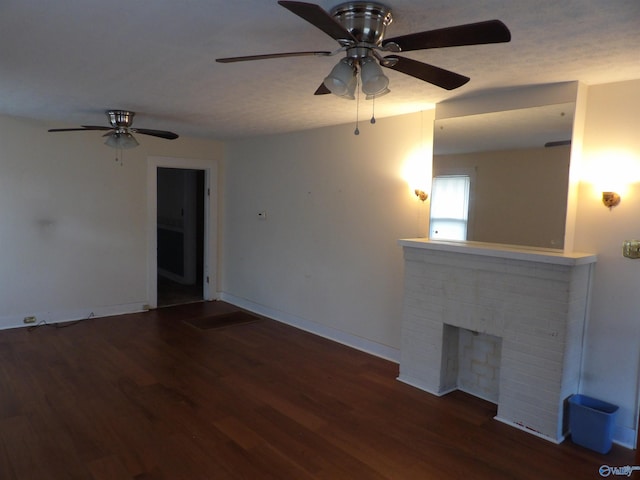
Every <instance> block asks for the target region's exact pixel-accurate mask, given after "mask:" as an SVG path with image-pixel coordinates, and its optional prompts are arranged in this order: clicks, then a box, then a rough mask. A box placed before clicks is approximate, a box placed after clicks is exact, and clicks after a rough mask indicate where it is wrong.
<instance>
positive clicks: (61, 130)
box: [49, 125, 111, 132]
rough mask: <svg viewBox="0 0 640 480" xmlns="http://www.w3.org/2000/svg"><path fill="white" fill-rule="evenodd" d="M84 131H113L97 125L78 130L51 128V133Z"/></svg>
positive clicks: (84, 126)
mask: <svg viewBox="0 0 640 480" xmlns="http://www.w3.org/2000/svg"><path fill="white" fill-rule="evenodd" d="M84 130H111V127H100V126H97V125H83V126H82V127H78V128H50V129H49V132H79V131H84Z"/></svg>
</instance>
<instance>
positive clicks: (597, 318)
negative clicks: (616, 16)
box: [575, 80, 640, 445]
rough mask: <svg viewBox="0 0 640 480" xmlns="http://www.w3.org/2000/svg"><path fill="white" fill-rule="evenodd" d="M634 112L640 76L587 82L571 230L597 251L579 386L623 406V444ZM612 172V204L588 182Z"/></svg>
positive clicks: (632, 272) (638, 301)
mask: <svg viewBox="0 0 640 480" xmlns="http://www.w3.org/2000/svg"><path fill="white" fill-rule="evenodd" d="M639 111H640V80H634V81H629V82H622V83H615V84H607V85H596V86H590V87H589V88H588V93H587V105H586V116H585V128H584V143H583V154H582V158H583V164H582V166H581V173H580V175H581V178H582V179H583V181H582V182H581V183H580V188H579V197H578V205H577V216H576V229H575V249H576V250H579V251H590V252H596V253H597V254H598V262H597V264H596V267H595V278H594V282H593V297H592V301H591V315H590V318H589V326H588V335H587V339H586V348H585V359H584V370H583V375H582V387H581V390H582V393H584V394H586V395H591V396H594V397H596V398H599V399H602V400H605V401H608V402H611V403H614V404H616V405H619V406H620V411H619V414H618V419H617V429H616V432H615V434H614V439H616V440H617V441H619V442H622V443H624V444H627V445H633V443H634V439H635V430H636V428H637V424H638V416H637V408H638V379H639V377H640V370H639V362H640V294H639V292H640V260H630V259H627V258H624V257H623V256H622V249H621V246H622V242H623V240H626V239H633V238H640V219H639V212H640V116H639V115H638V112H639ZM623 160H624V162H623V163H622V164H621V161H623ZM594 167H595V168H594ZM609 172H614V173H615V177H616V178H614V181H615V180H616V179H617V180H622V184H623V185H621V186H618V187H614V188H616V189H618V190H619V193H620V194H621V195H622V202H621V203H620V205H619V206H618V207H616V208H614V209H612V210H611V211H609V210H608V209H607V208H606V207H604V206H603V204H602V202H601V200H600V196H601V192H602V188H605V187H597V186H596V188H595V189H594V188H593V183H592V181H594V179H596V180H597V179H601V178H603V177H605V176H607V174H608V173H609ZM624 184H626V186H625V185H624Z"/></svg>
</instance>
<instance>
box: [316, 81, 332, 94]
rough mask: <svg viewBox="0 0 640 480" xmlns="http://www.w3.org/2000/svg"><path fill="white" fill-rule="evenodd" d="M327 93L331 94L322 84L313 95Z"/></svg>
mask: <svg viewBox="0 0 640 480" xmlns="http://www.w3.org/2000/svg"><path fill="white" fill-rule="evenodd" d="M329 93H331V90H329V89H328V88H327V87H326V86H325V85H324V83H321V84H320V86H319V87H318V89H317V90H316V91H315V93H314V95H328V94H329Z"/></svg>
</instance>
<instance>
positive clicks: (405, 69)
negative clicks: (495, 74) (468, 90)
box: [380, 55, 470, 90]
mask: <svg viewBox="0 0 640 480" xmlns="http://www.w3.org/2000/svg"><path fill="white" fill-rule="evenodd" d="M380 65H382V66H383V67H387V68H390V69H392V70H397V71H398V72H402V73H405V74H407V75H411V76H412V77H415V78H418V79H420V80H424V81H425V82H428V83H432V84H433V85H437V86H438V87H441V88H444V89H446V90H453V89H454V88H458V87H461V86H462V85H464V84H465V83H467V82H468V81H469V80H470V79H469V77H465V76H464V75H460V74H458V73H455V72H451V71H449V70H445V69H443V68H440V67H435V66H433V65H429V64H428V63H423V62H419V61H417V60H413V59H411V58H405V57H399V56H398V55H389V56H386V57H384V58H383V59H382V61H381V62H380Z"/></svg>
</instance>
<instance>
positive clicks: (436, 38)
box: [382, 20, 511, 52]
mask: <svg viewBox="0 0 640 480" xmlns="http://www.w3.org/2000/svg"><path fill="white" fill-rule="evenodd" d="M510 40H511V32H510V31H509V29H508V28H507V26H506V25H505V24H504V23H502V22H501V21H500V20H487V21H485V22H477V23H468V24H466V25H458V26H455V27H447V28H441V29H438V30H429V31H426V32H418V33H411V34H409V35H401V36H399V37H394V38H387V39H385V40H384V41H383V42H382V46H383V47H384V46H385V45H387V44H389V43H395V44H396V45H398V46H399V47H400V50H401V51H403V52H408V51H411V50H422V49H427V48H441V47H459V46H462V45H481V44H486V43H502V42H508V41H510Z"/></svg>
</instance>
